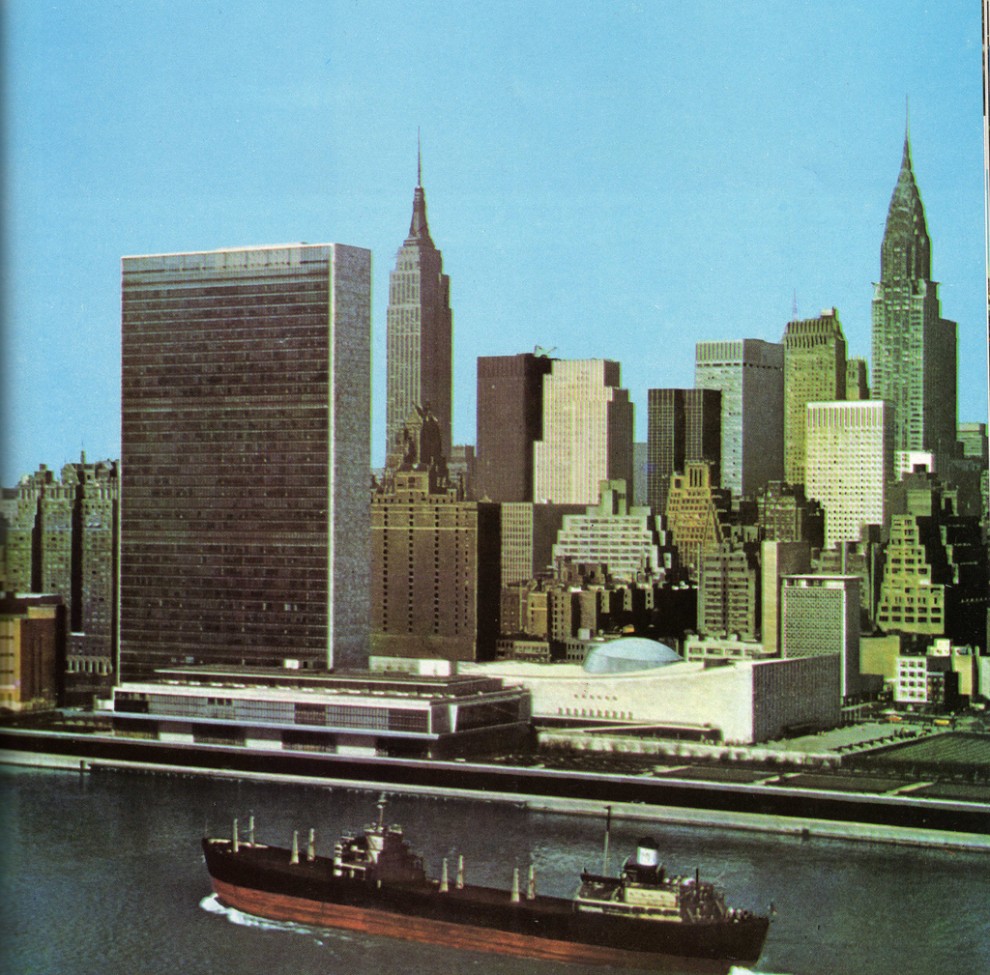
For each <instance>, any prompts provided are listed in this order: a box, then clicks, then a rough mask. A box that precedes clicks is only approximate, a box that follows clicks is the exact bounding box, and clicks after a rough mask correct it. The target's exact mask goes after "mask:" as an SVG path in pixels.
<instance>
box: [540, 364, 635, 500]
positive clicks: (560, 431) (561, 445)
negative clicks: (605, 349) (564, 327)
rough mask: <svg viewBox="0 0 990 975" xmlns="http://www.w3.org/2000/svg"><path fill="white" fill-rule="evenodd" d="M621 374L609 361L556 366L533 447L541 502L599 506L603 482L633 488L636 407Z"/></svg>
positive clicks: (545, 387)
mask: <svg viewBox="0 0 990 975" xmlns="http://www.w3.org/2000/svg"><path fill="white" fill-rule="evenodd" d="M619 373H620V367H619V363H618V362H609V361H606V360H604V359H583V360H569V361H568V360H561V359H555V360H554V361H553V364H552V367H551V372H550V373H549V374H548V375H547V376H545V377H544V378H543V436H542V439H540V440H538V441H537V442H536V443H535V444H534V445H533V485H534V486H533V499H534V500H535V501H551V502H554V503H556V504H597V503H598V489H599V486H600V484H601V482H602V481H614V480H618V479H622V480H623V481H625V482H626V484H632V443H633V405H632V403H631V402H630V401H629V391H628V390H626V389H622V388H621V387H620V386H619V382H620V377H619Z"/></svg>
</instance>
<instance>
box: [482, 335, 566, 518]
mask: <svg viewBox="0 0 990 975" xmlns="http://www.w3.org/2000/svg"><path fill="white" fill-rule="evenodd" d="M552 362H553V360H551V359H550V358H548V357H547V356H545V355H533V354H532V353H529V352H525V353H522V354H520V355H504V356H502V355H499V356H480V357H479V358H478V400H477V410H478V421H477V423H478V426H477V429H478V433H477V445H476V446H477V450H478V456H477V462H476V465H475V492H474V497H476V498H478V499H479V500H487V501H499V502H506V501H511V502H515V501H532V500H533V444H534V443H536V441H537V440H539V439H540V437H541V435H542V433H543V377H544V376H546V375H547V373H549V372H550V368H551V365H552Z"/></svg>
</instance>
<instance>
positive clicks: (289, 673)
mask: <svg viewBox="0 0 990 975" xmlns="http://www.w3.org/2000/svg"><path fill="white" fill-rule="evenodd" d="M155 675H156V676H155V682H156V683H165V682H168V681H181V682H182V683H184V684H190V685H194V684H198V685H209V684H219V685H221V686H223V685H226V686H234V685H241V686H254V687H272V688H274V687H278V688H287V689H294V690H299V689H304V688H311V689H314V690H315V689H319V690H326V691H333V692H335V693H348V692H350V693H355V694H389V695H411V696H416V697H437V696H443V697H467V696H469V695H472V694H485V693H491V692H492V691H497V690H501V689H502V681H501V680H500V679H499V678H498V677H486V676H482V675H474V674H458V675H450V676H436V675H425V674H396V673H373V672H371V671H365V670H351V671H333V672H331V671H326V670H294V669H290V668H287V667H250V668H247V667H240V666H236V665H233V664H213V665H198V666H189V667H172V668H163V669H160V670H157V671H156V672H155Z"/></svg>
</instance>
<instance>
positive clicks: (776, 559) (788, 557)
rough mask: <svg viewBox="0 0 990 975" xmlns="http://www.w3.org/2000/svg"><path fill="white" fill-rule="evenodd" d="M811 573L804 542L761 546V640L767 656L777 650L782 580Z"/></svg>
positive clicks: (764, 543) (807, 549) (808, 548)
mask: <svg viewBox="0 0 990 975" xmlns="http://www.w3.org/2000/svg"><path fill="white" fill-rule="evenodd" d="M810 572H811V546H810V545H809V544H808V543H807V542H797V541H793V542H783V541H764V542H763V543H762V544H761V545H760V606H761V611H760V635H761V636H760V639H761V642H762V644H763V649H764V650H765V651H766V652H767V653H768V654H776V653H778V652H779V650H780V589H781V586H782V585H783V583H782V579H783V577H784V576H790V575H799V574H806V573H810Z"/></svg>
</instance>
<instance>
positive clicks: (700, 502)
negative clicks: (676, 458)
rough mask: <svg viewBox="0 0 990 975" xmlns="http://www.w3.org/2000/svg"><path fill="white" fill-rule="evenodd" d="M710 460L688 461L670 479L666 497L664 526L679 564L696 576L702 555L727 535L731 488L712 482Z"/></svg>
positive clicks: (692, 575)
mask: <svg viewBox="0 0 990 975" xmlns="http://www.w3.org/2000/svg"><path fill="white" fill-rule="evenodd" d="M712 466H713V465H711V464H707V463H705V462H704V461H688V463H687V465H686V468H687V469H686V470H685V471H684V473H683V474H675V475H674V476H673V478H672V479H671V484H670V497H669V498H668V499H667V528H668V529H669V530H670V533H671V536H672V537H673V541H674V547H675V548H676V549H677V554H678V556H679V558H680V561H681V565H683V566H684V568H685V569H686V570H687V571H688V574H689V576H690V577H691V578H692V579H697V578H698V570H699V568H700V567H701V557H702V555H703V554H704V553H705V552H707V551H711V550H713V549H717V548H718V546H719V545H721V544H722V541H723V540H724V539H725V538H726V536H727V534H728V532H727V528H726V525H727V523H728V520H729V517H730V508H731V497H730V494H731V492H729V491H727V490H725V488H719V487H717V486H716V484H715V480H714V477H713V470H712Z"/></svg>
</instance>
